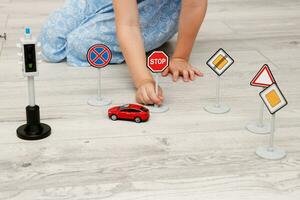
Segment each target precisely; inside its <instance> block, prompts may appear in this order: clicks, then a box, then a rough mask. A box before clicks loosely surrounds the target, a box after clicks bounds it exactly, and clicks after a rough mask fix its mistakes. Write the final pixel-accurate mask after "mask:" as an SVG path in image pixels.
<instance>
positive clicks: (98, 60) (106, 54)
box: [86, 44, 112, 68]
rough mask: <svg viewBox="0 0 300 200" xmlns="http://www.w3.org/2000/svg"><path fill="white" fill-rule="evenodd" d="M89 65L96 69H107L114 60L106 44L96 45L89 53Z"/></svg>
mask: <svg viewBox="0 0 300 200" xmlns="http://www.w3.org/2000/svg"><path fill="white" fill-rule="evenodd" d="M86 57H87V61H88V63H89V64H90V65H91V66H92V67H95V68H104V67H106V66H107V65H108V64H109V63H110V61H111V58H112V54H111V51H110V49H109V48H108V47H107V46H106V45H104V44H95V45H93V46H91V47H90V48H89V50H88V52H87V55H86Z"/></svg>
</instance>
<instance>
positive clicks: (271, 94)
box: [259, 83, 288, 114]
mask: <svg viewBox="0 0 300 200" xmlns="http://www.w3.org/2000/svg"><path fill="white" fill-rule="evenodd" d="M259 95H260V97H261V98H262V100H263V102H264V103H265V105H266V106H267V108H268V110H269V112H270V113H271V114H275V113H276V112H277V111H278V110H280V109H281V108H283V107H284V106H286V105H287V104H288V102H287V100H286V99H285V97H284V96H283V94H282V92H281V91H280V89H279V87H278V86H277V84H276V83H274V84H272V85H271V86H269V87H268V88H266V89H264V90H263V91H262V92H260V93H259Z"/></svg>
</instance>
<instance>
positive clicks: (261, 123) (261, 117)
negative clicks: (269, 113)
mask: <svg viewBox="0 0 300 200" xmlns="http://www.w3.org/2000/svg"><path fill="white" fill-rule="evenodd" d="M264 108H265V105H264V102H263V101H261V103H260V110H259V116H258V126H259V127H263V126H264Z"/></svg>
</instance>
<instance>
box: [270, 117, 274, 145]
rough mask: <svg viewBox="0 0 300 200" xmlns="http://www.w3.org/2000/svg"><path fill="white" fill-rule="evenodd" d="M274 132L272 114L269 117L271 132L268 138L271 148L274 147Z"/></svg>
mask: <svg viewBox="0 0 300 200" xmlns="http://www.w3.org/2000/svg"><path fill="white" fill-rule="evenodd" d="M274 132H275V114H274V115H272V118H271V133H270V140H269V149H270V150H272V149H273V148H274Z"/></svg>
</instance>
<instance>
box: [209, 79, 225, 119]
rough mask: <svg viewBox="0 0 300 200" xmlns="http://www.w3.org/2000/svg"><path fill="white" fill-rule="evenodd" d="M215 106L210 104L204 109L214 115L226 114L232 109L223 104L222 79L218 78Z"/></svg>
mask: <svg viewBox="0 0 300 200" xmlns="http://www.w3.org/2000/svg"><path fill="white" fill-rule="evenodd" d="M215 101H216V102H215V103H214V104H209V105H206V106H205V107H204V110H205V111H206V112H209V113H212V114H224V113H227V112H229V111H230V107H229V106H227V105H226V104H223V103H222V102H221V77H220V76H217V78H216V99H215Z"/></svg>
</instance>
